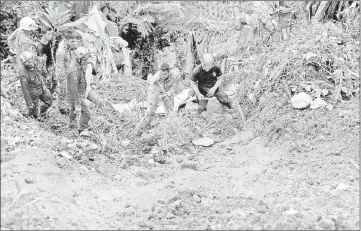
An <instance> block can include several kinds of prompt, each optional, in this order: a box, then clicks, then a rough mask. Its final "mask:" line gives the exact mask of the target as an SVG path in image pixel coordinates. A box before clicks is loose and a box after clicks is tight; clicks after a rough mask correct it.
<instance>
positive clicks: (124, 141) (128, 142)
mask: <svg viewBox="0 0 361 231" xmlns="http://www.w3.org/2000/svg"><path fill="white" fill-rule="evenodd" d="M120 144H121V145H122V146H123V147H126V146H128V145H129V144H130V140H122V142H121V143H120Z"/></svg>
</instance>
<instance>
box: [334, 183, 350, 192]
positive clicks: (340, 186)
mask: <svg viewBox="0 0 361 231" xmlns="http://www.w3.org/2000/svg"><path fill="white" fill-rule="evenodd" d="M348 187H349V186H348V185H346V184H343V183H340V184H339V185H338V186H337V187H336V189H335V190H336V191H340V190H345V189H347V188H348Z"/></svg>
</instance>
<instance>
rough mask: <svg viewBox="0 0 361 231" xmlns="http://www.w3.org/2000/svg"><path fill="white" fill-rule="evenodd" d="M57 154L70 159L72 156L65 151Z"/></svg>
mask: <svg viewBox="0 0 361 231" xmlns="http://www.w3.org/2000/svg"><path fill="white" fill-rule="evenodd" d="M59 156H62V157H64V158H66V159H68V160H70V159H71V158H73V157H72V156H71V155H69V154H68V153H67V152H65V151H62V152H60V153H59Z"/></svg>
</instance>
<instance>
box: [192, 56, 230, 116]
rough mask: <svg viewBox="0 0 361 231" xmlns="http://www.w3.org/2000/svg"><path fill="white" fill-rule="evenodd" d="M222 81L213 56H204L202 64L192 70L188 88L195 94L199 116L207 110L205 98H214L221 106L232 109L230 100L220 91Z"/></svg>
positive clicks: (220, 72) (219, 69)
mask: <svg viewBox="0 0 361 231" xmlns="http://www.w3.org/2000/svg"><path fill="white" fill-rule="evenodd" d="M223 79H224V78H223V76H222V71H221V68H220V67H219V66H217V65H215V64H214V58H213V55H212V54H204V55H203V60H202V64H200V65H198V66H196V67H195V68H194V69H193V72H192V76H191V79H190V86H191V88H192V90H193V91H194V93H195V94H196V98H197V102H198V110H197V111H198V113H199V114H201V113H202V112H203V111H206V110H207V104H208V99H204V98H205V97H208V98H212V97H213V96H215V97H216V98H217V100H218V101H219V102H220V103H221V104H222V105H224V106H226V107H228V108H229V109H231V108H232V102H231V100H230V98H229V97H228V95H227V94H226V92H225V91H224V90H223V89H222V83H223ZM197 83H198V84H197Z"/></svg>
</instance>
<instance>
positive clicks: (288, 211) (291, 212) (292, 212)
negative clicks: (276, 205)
mask: <svg viewBox="0 0 361 231" xmlns="http://www.w3.org/2000/svg"><path fill="white" fill-rule="evenodd" d="M296 213H298V211H297V210H294V209H293V208H290V209H289V210H287V211H284V212H283V213H282V215H295V214H296Z"/></svg>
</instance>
